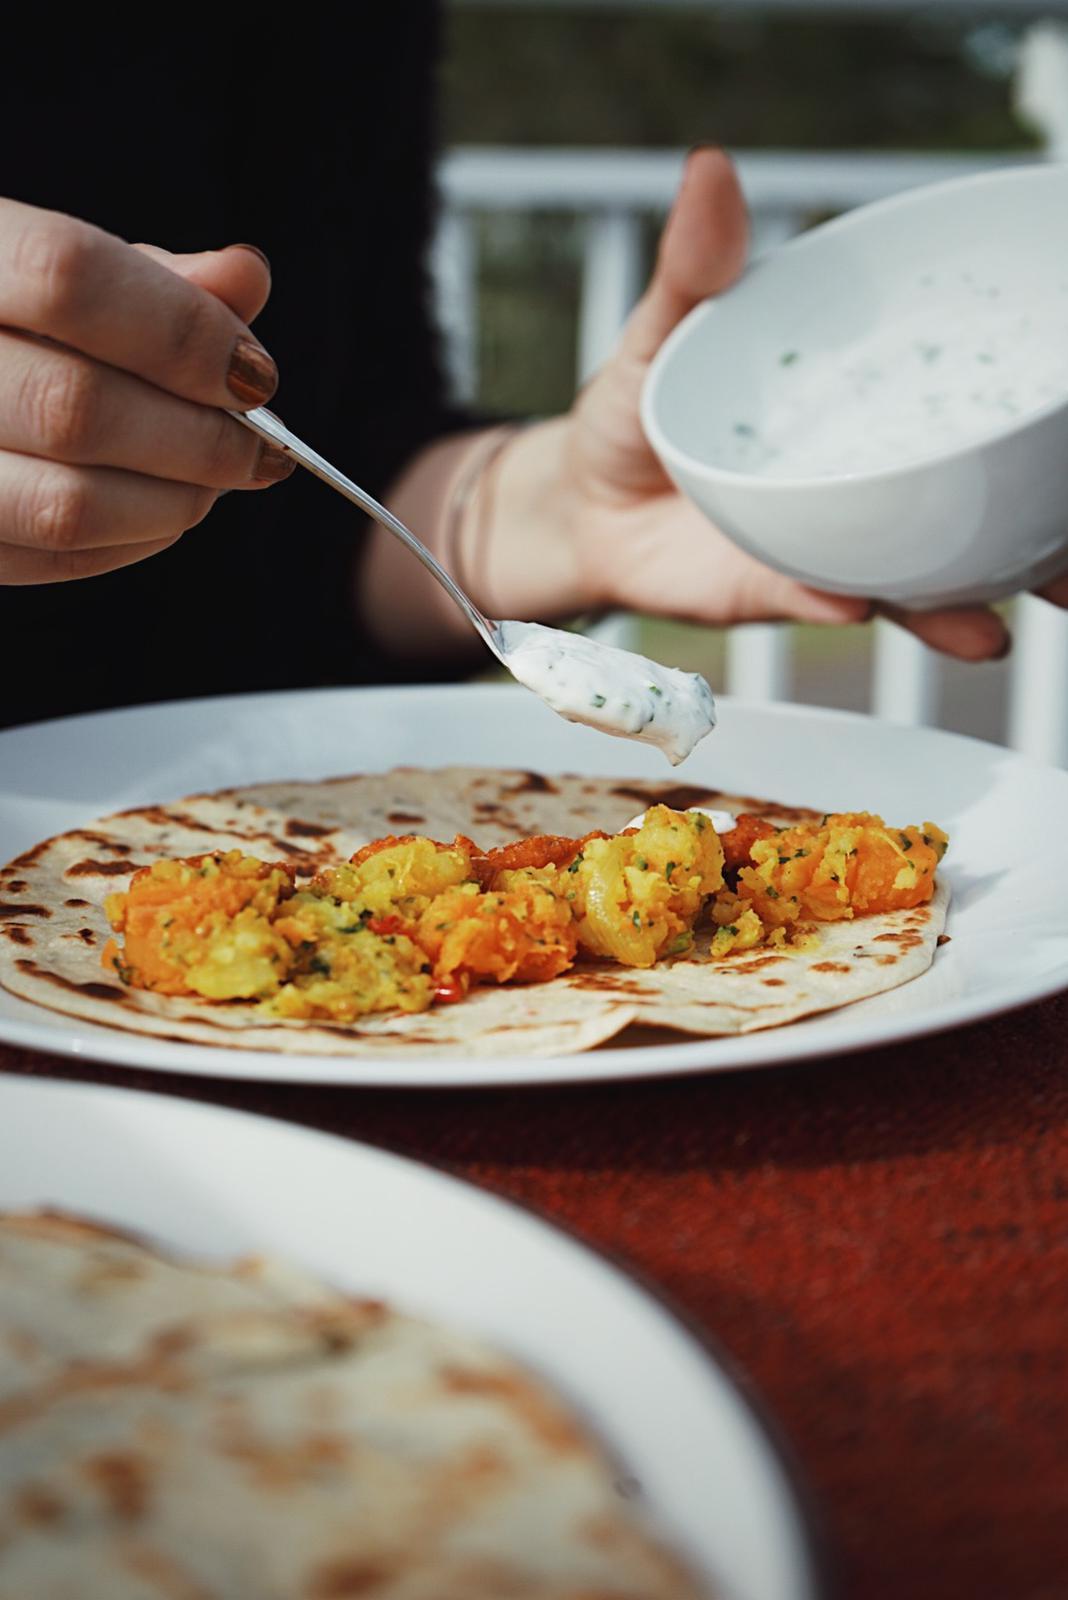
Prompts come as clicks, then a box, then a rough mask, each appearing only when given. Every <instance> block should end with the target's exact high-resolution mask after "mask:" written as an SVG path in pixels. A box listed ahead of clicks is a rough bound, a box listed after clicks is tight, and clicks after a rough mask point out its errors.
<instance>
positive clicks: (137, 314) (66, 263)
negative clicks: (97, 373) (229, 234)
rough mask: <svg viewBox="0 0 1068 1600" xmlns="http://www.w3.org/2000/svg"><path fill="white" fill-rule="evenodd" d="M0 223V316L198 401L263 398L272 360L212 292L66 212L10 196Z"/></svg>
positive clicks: (271, 380)
mask: <svg viewBox="0 0 1068 1600" xmlns="http://www.w3.org/2000/svg"><path fill="white" fill-rule="evenodd" d="M0 222H2V225H0V323H2V324H4V325H6V326H8V327H14V328H22V329H25V330H26V331H27V332H29V333H36V334H41V335H43V336H44V337H46V338H49V339H53V340H56V341H58V343H60V344H64V345H68V346H70V348H71V349H74V350H79V351H81V352H82V354H84V355H88V356H93V357H95V358H96V359H97V360H98V361H104V362H106V363H107V364H108V365H109V366H113V367H119V368H121V369H122V370H123V371H124V372H131V373H134V374H135V375H136V376H137V377H140V378H145V379H147V380H148V382H149V383H152V384H155V385H156V386H157V387H158V388H161V389H167V390H169V391H170V392H171V393H172V394H176V395H180V396H181V397H182V398H183V399H185V400H196V401H199V402H200V403H201V404H202V405H210V406H231V407H236V408H238V409H240V408H243V407H248V406H255V405H262V404H264V403H265V402H266V401H267V400H269V399H270V398H271V395H272V394H273V393H274V391H275V388H276V387H277V382H278V374H277V371H276V369H275V365H274V362H273V361H272V360H271V358H270V356H269V355H268V354H267V352H266V351H265V350H264V349H263V347H262V345H260V344H259V342H258V341H257V340H256V339H254V338H253V337H252V335H251V334H250V333H249V331H248V328H247V327H246V326H245V324H244V323H243V322H241V321H240V320H239V319H238V318H237V317H236V316H235V315H234V313H233V312H232V311H231V310H230V308H229V307H228V306H225V305H223V303H222V301H221V300H218V299H216V297H215V296H214V295H213V294H208V293H206V292H205V291H204V290H203V289H201V288H199V287H198V286H197V285H196V284H195V283H190V282H187V281H186V279H185V278H183V277H182V276H181V275H180V274H178V273H176V272H172V271H170V270H169V269H168V268H167V267H164V266H162V265H161V264H160V262H158V261H154V260H151V259H150V258H149V256H148V255H146V254H145V252H144V251H142V250H134V249H133V248H132V247H131V246H130V245H128V244H124V243H123V242H122V241H121V240H120V239H115V238H113V237H112V236H111V235H110V234H107V233H104V232H102V231H101V229H99V228H94V227H92V226H91V224H89V223H87V222H79V221H76V220H75V219H74V218H73V217H65V216H62V215H60V214H59V213H58V212H53V211H40V210H37V209H36V208H35V207H33V206H25V205H20V204H18V203H17V202H15V201H9V202H7V203H5V205H4V208H3V213H2V219H0Z"/></svg>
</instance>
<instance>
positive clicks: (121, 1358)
mask: <svg viewBox="0 0 1068 1600" xmlns="http://www.w3.org/2000/svg"><path fill="white" fill-rule="evenodd" d="M618 1477H619V1473H618V1470H617V1469H616V1468H615V1467H614V1465H613V1463H612V1462H611V1461H610V1460H609V1459H608V1458H607V1456H606V1455H605V1452H604V1451H603V1450H602V1449H601V1447H600V1446H599V1444H598V1443H596V1442H595V1441H594V1439H593V1438H592V1437H591V1435H590V1433H589V1431H588V1429H587V1428H586V1427H585V1425H584V1424H583V1423H582V1422H581V1421H580V1420H579V1419H578V1418H577V1417H576V1415H575V1414H574V1413H573V1411H572V1410H571V1408H570V1407H569V1406H567V1405H566V1404H565V1403H564V1402H563V1401H562V1400H561V1399H560V1398H558V1397H557V1395H555V1394H554V1393H553V1392H552V1391H551V1389H550V1388H549V1387H548V1386H547V1385H546V1384H545V1383H544V1382H543V1381H542V1380H541V1379H540V1378H539V1377H538V1376H536V1375H534V1374H532V1373H530V1372H528V1371H526V1370H524V1369H523V1368H521V1367H519V1366H517V1365H516V1363H514V1362H513V1361H511V1360H510V1359H508V1358H507V1357H505V1356H503V1355H501V1354H500V1353H498V1352H497V1351H495V1350H492V1349H490V1348H488V1347H487V1346H486V1345H485V1344H483V1343H482V1342H481V1341H480V1340H478V1339H476V1338H473V1337H471V1336H470V1335H468V1334H466V1333H464V1332H461V1331H457V1330H455V1329H452V1328H448V1327H442V1326H439V1325H437V1324H434V1323H430V1322H426V1321H421V1320H418V1319H415V1318H412V1317H407V1316H404V1315H401V1314H400V1313H398V1312H396V1311H394V1310H393V1309H392V1308H390V1307H388V1306H384V1305H382V1304H380V1303H377V1302H372V1301H354V1300H351V1299H348V1298H346V1297H345V1296H342V1295H340V1294H337V1293H335V1292H333V1291H330V1290H328V1289H325V1288H323V1287H322V1286H321V1285H320V1284H317V1283H315V1282H313V1281H311V1280H308V1279H306V1278H305V1277H304V1276H303V1275H301V1274H299V1273H297V1272H295V1271H292V1270H290V1269H289V1268H287V1267H284V1266H281V1265H278V1264H275V1263H271V1262H264V1261H246V1262H243V1263H238V1264H237V1265H230V1266H226V1267H217V1266H205V1265H202V1264H191V1263H188V1262H183V1261H178V1260H174V1259H169V1258H167V1257H165V1256H163V1255H160V1254H159V1253H157V1252H156V1251H154V1250H151V1249H149V1248H147V1247H146V1246H145V1245H144V1244H142V1243H140V1242H139V1241H137V1240H135V1239H131V1238H129V1237H124V1236H121V1235H117V1234H114V1233H112V1232H110V1231H109V1230H107V1229H105V1228H101V1227H96V1226H93V1225H91V1224H87V1223H85V1222H82V1221H79V1220H77V1219H74V1218H69V1217H63V1216H48V1215H45V1216H8V1217H0V1600H30V1596H32V1597H33V1600H161V1597H164V1596H166V1597H170V1600H223V1597H229V1596H233V1597H235V1600H238V1597H240V1600H245V1597H249V1600H251V1597H253V1596H254V1597H255V1600H350V1597H351V1600H356V1597H359V1600H505V1597H514V1600H577V1597H579V1596H590V1597H593V1596H602V1595H603V1596H605V1597H606V1600H607V1597H609V1596H611V1600H701V1597H702V1596H704V1597H705V1600H709V1591H708V1589H707V1588H706V1587H705V1586H704V1585H703V1584H700V1583H699V1582H698V1581H697V1580H696V1579H695V1578H694V1577H693V1576H692V1575H691V1574H690V1573H689V1571H688V1570H687V1569H686V1567H685V1565H684V1563H683V1562H682V1561H681V1560H680V1559H678V1558H677V1557H676V1556H675V1555H673V1554H672V1553H671V1552H670V1551H669V1550H668V1549H667V1548H666V1546H665V1545H663V1544H662V1543H661V1541H660V1540H659V1539H658V1538H657V1537H656V1535H655V1533H654V1531H653V1530H652V1528H651V1526H650V1523H649V1519H648V1518H647V1516H646V1515H645V1514H644V1512H643V1510H642V1508H641V1507H640V1506H639V1505H638V1504H636V1503H634V1502H633V1501H628V1500H626V1499H624V1498H623V1496H622V1495H621V1493H620V1492H619V1488H618V1483H617V1480H618Z"/></svg>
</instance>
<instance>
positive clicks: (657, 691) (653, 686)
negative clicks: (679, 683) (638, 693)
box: [649, 683, 664, 699]
mask: <svg viewBox="0 0 1068 1600" xmlns="http://www.w3.org/2000/svg"><path fill="white" fill-rule="evenodd" d="M649 693H650V694H658V695H659V696H660V698H661V699H663V697H664V691H663V689H658V688H657V686H656V684H655V683H651V684H650V685H649Z"/></svg>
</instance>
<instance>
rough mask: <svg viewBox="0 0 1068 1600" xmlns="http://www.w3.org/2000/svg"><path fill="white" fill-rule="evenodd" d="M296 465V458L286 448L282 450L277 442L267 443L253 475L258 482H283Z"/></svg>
mask: <svg viewBox="0 0 1068 1600" xmlns="http://www.w3.org/2000/svg"><path fill="white" fill-rule="evenodd" d="M296 465H297V463H296V460H295V458H294V457H293V456H291V455H289V454H288V453H287V452H286V451H285V450H280V449H279V448H278V446H277V445H276V444H265V445H264V446H263V449H262V450H261V451H260V459H259V460H258V461H257V463H256V470H255V472H254V473H253V474H252V476H253V477H254V478H255V479H256V480H257V481H258V482H266V483H281V481H282V479H283V478H288V477H289V474H290V473H291V472H292V471H293V470H294V468H295V467H296Z"/></svg>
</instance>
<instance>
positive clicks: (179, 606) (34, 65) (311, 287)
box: [0, 0, 458, 725]
mask: <svg viewBox="0 0 1068 1600" xmlns="http://www.w3.org/2000/svg"><path fill="white" fill-rule="evenodd" d="M347 16H352V17H353V19H354V20H353V22H352V25H351V27H349V26H346V21H345V19H346V17H347ZM40 19H41V20H40V22H39V24H35V23H33V22H32V21H31V22H29V23H26V22H21V23H19V22H12V24H11V26H10V28H7V25H5V27H6V31H7V33H8V34H9V35H11V34H13V35H16V36H17V35H18V34H20V33H23V34H25V35H26V37H24V38H21V39H20V38H18V37H6V39H5V59H6V61H7V64H8V69H9V70H8V71H7V72H5V82H4V93H3V96H2V97H0V195H4V196H9V197H11V198H13V199H17V200H23V201H27V202H29V203H31V204H34V205H39V206H45V207H49V208H52V209H56V210H61V211H66V212H70V213H72V214H73V215H76V216H82V217H85V218H87V219H88V220H89V221H91V222H95V223H97V224H99V225H100V226H101V227H104V228H106V229H108V230H109V231H111V232H113V233H116V234H118V235H120V236H121V237H122V238H125V239H129V240H142V239H143V240H147V241H149V242H151V243H154V244H160V245H163V246H165V247H166V248H168V249H172V250H179V251H184V250H202V249H210V248H215V247H218V246H221V245H224V244H229V243H233V242H236V241H241V240H247V241H249V242H251V243H254V244H256V245H258V246H260V247H261V248H262V249H263V250H264V251H265V252H266V253H267V255H268V257H269V258H270V261H271V267H272V271H273V292H272V296H271V300H270V302H269V304H268V307H267V309H266V311H265V312H264V313H263V315H262V317H261V318H259V319H258V321H257V323H256V332H257V335H258V336H259V337H260V338H261V339H262V340H263V343H264V344H265V346H266V348H267V349H268V350H269V351H270V352H271V354H272V355H273V356H274V358H275V360H276V361H277V363H278V367H279V371H280V373H281V387H280V389H279V391H278V395H277V397H276V399H275V401H274V402H273V404H274V406H275V407H276V409H277V410H278V412H279V415H281V416H282V417H283V418H284V419H285V420H286V421H287V422H288V423H289V424H290V426H291V427H292V428H293V429H294V431H295V432H296V433H298V434H300V435H301V436H302V437H303V438H305V439H307V440H308V441H309V443H311V444H313V445H315V447H316V448H317V449H319V450H320V451H322V453H323V454H324V455H326V456H328V457H329V458H330V459H332V460H334V461H336V462H337V463H338V465H339V466H342V467H343V468H345V469H346V470H347V471H349V472H350V473H351V474H352V476H353V477H355V478H356V479H357V481H359V482H361V483H363V484H365V485H366V486H367V487H368V488H369V489H371V490H372V492H378V493H381V492H382V491H383V490H384V489H385V487H386V485H387V483H388V482H389V480H390V478H391V477H392V476H393V475H394V474H395V473H396V472H397V470H398V469H399V468H400V467H401V466H402V464H403V463H404V461H405V460H406V459H407V458H408V457H409V456H410V455H411V454H412V453H413V451H414V450H416V449H417V448H418V447H419V446H420V445H422V444H423V443H425V442H426V441H427V440H428V439H430V438H432V437H434V436H435V435H436V434H439V433H441V432H443V431H445V430H446V429H447V428H448V427H450V426H452V425H455V423H456V421H457V420H458V419H457V418H455V417H452V416H450V414H449V411H448V409H447V406H446V403H445V399H444V393H443V382H442V376H441V370H440V362H439V358H438V350H437V341H436V338H435V335H434V333H433V331H432V328H431V323H430V317H429V311H428V281H427V275H426V271H425V267H424V259H425V253H426V242H427V238H428V235H429V231H430V226H431V221H432V198H431V177H430V151H431V144H432V131H433V128H432V125H433V101H434V94H433V75H434V67H435V58H436V51H437V33H438V29H437V19H436V8H435V7H434V6H433V5H432V4H431V3H430V0H406V3H405V4H404V5H385V4H383V5H375V6H359V7H355V8H352V10H351V11H350V12H346V11H345V10H344V9H342V10H341V11H328V10H327V9H326V8H322V9H321V10H318V11H317V10H315V9H314V8H311V9H309V11H308V12H305V13H303V14H302V16H301V22H300V27H299V28H297V29H295V30H288V29H283V28H282V27H280V26H278V25H277V23H272V22H271V21H269V19H268V17H267V15H266V14H263V15H262V16H260V17H259V18H258V19H255V18H254V19H252V20H251V22H250V19H249V16H248V15H247V14H246V13H244V12H241V13H238V12H236V11H233V10H231V9H229V8H225V9H224V8H219V10H218V11H217V13H216V15H215V17H214V19H213V20H212V22H211V23H210V26H208V27H205V26H204V25H202V24H201V23H199V22H197V21H194V19H193V16H192V15H189V14H186V15H183V16H181V17H172V18H170V19H169V20H166V19H163V18H161V17H153V18H151V19H149V18H144V19H142V22H141V24H140V26H141V27H142V28H143V29H144V30H145V31H144V32H143V33H142V34H141V35H140V36H135V35H133V34H131V33H129V32H127V31H125V25H124V31H123V32H122V33H121V34H120V32H119V30H118V29H117V28H115V27H110V28H109V27H108V26H107V25H101V23H100V22H99V20H94V21H93V22H91V23H86V24H81V23H78V22H73V23H71V22H68V21H66V20H63V21H62V22H60V21H58V20H57V19H56V18H55V17H54V16H52V15H51V14H49V13H44V12H41V13H40ZM149 27H152V28H153V29H157V28H158V29H160V30H161V31H160V32H159V33H154V34H153V36H152V37H150V36H149V33H148V31H147V30H148V28H149ZM31 34H32V35H34V37H32V38H31V37H29V35H31ZM354 64H355V68H357V69H359V70H354ZM368 68H370V70H368ZM364 536H365V533H364V524H363V520H362V518H361V517H360V515H359V513H358V512H357V511H356V510H355V509H354V508H353V507H351V506H348V505H347V504H346V503H345V501H343V500H342V499H341V498H340V497H339V496H337V495H336V494H333V493H332V492H331V491H330V490H329V489H327V488H326V487H325V486H324V485H322V484H320V483H318V482H317V481H316V480H314V479H312V478H311V477H310V476H309V475H308V474H307V473H305V472H303V471H300V470H298V471H297V472H296V473H295V474H294V475H293V476H292V477H291V478H290V479H289V480H288V481H287V482H286V483H284V484H281V485H278V486H275V487H273V488H270V489H267V490H263V491H261V492H257V493H252V494H241V493H234V494H229V495H226V496H224V497H223V498H222V499H221V500H220V501H219V503H218V504H217V505H216V507H215V508H214V510H213V511H212V512H211V513H210V515H209V516H208V518H207V520H206V521H205V522H204V523H203V524H202V525H201V526H200V527H198V528H195V529H193V530H192V531H191V532H189V533H187V534H186V535H185V536H184V537H183V538H182V539H181V540H179V542H178V543H177V544H176V545H174V546H173V547H172V548H171V549H170V550H167V551H165V552H164V553H163V554H162V555H157V556H153V557H151V558H150V559H149V560H147V561H143V562H138V563H136V564H135V565H133V566H130V567H125V568H123V569H121V570H120V571H118V572H113V573H107V574H104V575H102V576H100V577H96V578H89V579H85V580H82V581H74V582H70V583H63V584H49V585H41V586H36V587H28V588H27V587H19V588H4V587H0V656H2V678H0V725H3V724H7V723H15V722H27V721H31V720H33V719H36V718H39V717H48V716H56V715H60V714H64V713H68V712H76V711H83V710H89V709H94V708H97V707H103V706H109V705H121V704H129V703H133V702H145V701H150V700H159V699H168V698H175V697H182V696H186V695H201V694H212V693H225V692H230V693H233V692H238V691H241V690H246V689H272V688H282V687H286V688H294V687H302V686H308V685H314V684H321V683H339V682H361V681H364V682H366V681H381V680H382V679H384V678H390V677H392V678H397V677H399V676H404V675H405V667H404V664H403V663H400V664H398V663H397V662H395V661H391V660H389V659H387V658H385V657H383V656H381V655H380V654H379V653H377V652H376V651H375V650H374V649H373V648H372V647H369V646H368V643H367V641H366V640H364V639H361V638H360V637H359V629H358V628H357V627H356V626H355V625H354V622H353V615H352V609H351V593H352V588H353V584H352V577H351V573H352V566H353V554H354V548H355V547H356V546H357V545H358V542H359V540H360V539H361V538H362V537H364ZM414 670H415V671H416V672H417V674H418V675H419V676H423V675H424V673H423V671H421V670H420V669H418V668H416V669H414Z"/></svg>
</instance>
